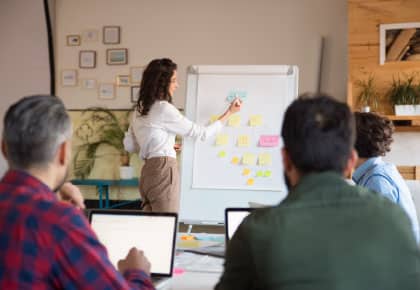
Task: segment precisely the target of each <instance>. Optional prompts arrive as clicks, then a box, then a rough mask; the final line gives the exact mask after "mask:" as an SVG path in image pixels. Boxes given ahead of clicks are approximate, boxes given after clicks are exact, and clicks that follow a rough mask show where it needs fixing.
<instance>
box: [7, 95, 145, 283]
mask: <svg viewBox="0 0 420 290" xmlns="http://www.w3.org/2000/svg"><path fill="white" fill-rule="evenodd" d="M71 134H72V128H71V122H70V118H69V116H68V114H67V112H66V110H65V107H64V105H63V103H62V102H61V101H60V99H59V98H57V97H54V96H45V95H43V96H30V97H26V98H23V99H21V100H20V101H18V102H17V103H15V104H13V105H12V106H11V107H10V108H9V109H8V111H7V113H6V115H5V118H4V131H3V140H2V151H3V154H4V155H5V157H6V159H7V161H8V164H9V170H8V172H7V173H6V174H5V176H4V177H3V178H2V180H1V181H0V289H146V290H147V289H153V285H152V283H151V280H150V275H149V272H150V263H149V262H148V260H147V259H146V258H145V257H144V256H143V253H142V252H141V251H138V250H137V249H135V248H133V249H131V250H130V252H129V253H128V255H127V257H126V258H125V259H123V260H120V261H119V263H118V268H119V271H120V272H121V274H122V275H121V274H120V273H119V272H118V271H116V270H115V268H114V267H113V266H112V264H111V262H110V261H109V259H108V257H107V253H106V250H105V248H104V247H103V245H102V244H101V243H100V242H99V241H98V239H97V238H96V235H95V234H94V233H93V231H92V230H91V228H90V226H89V225H88V223H87V220H86V219H85V217H84V216H83V214H82V212H81V211H80V210H78V209H77V208H76V207H74V206H72V205H70V204H67V203H63V202H60V201H59V200H58V199H57V196H56V194H55V193H54V192H55V191H57V190H58V189H60V187H62V185H63V184H64V183H65V180H66V178H67V175H68V168H69V163H70V160H71V141H70V139H71ZM67 187H68V188H69V185H67ZM68 188H67V189H68ZM70 190H71V188H70ZM124 278H125V279H124Z"/></svg>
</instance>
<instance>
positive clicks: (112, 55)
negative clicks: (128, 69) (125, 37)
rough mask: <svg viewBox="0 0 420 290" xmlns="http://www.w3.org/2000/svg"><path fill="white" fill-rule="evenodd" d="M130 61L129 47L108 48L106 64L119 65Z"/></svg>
mask: <svg viewBox="0 0 420 290" xmlns="http://www.w3.org/2000/svg"><path fill="white" fill-rule="evenodd" d="M127 63H128V50H127V48H115V49H107V50H106V64H109V65H118V64H127Z"/></svg>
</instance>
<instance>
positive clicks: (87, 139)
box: [73, 107, 133, 179]
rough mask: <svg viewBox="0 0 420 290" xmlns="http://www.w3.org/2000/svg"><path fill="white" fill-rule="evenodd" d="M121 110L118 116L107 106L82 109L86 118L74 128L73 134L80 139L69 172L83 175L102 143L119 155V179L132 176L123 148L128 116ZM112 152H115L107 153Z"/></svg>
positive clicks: (127, 157)
mask: <svg viewBox="0 0 420 290" xmlns="http://www.w3.org/2000/svg"><path fill="white" fill-rule="evenodd" d="M129 113H130V111H127V112H125V113H124V115H123V117H122V118H121V119H118V118H117V116H116V115H115V114H114V113H113V112H112V111H111V110H109V109H106V108H101V107H96V108H89V109H86V110H85V111H83V113H82V115H84V116H86V115H87V114H88V115H87V117H86V118H84V119H83V121H82V123H81V124H80V125H79V126H78V127H77V128H76V129H75V134H76V135H77V137H78V138H79V139H81V140H82V142H83V143H82V144H81V145H79V146H77V148H76V150H75V151H76V152H75V155H74V159H73V172H74V175H75V176H76V177H77V178H81V179H85V178H87V177H88V176H89V175H90V173H91V171H92V169H93V166H94V165H95V160H96V158H97V151H98V149H99V148H100V147H101V146H102V145H108V146H110V147H112V148H114V149H115V150H116V151H117V152H118V153H117V154H119V155H120V178H121V179H129V178H132V177H133V168H132V167H130V166H129V162H130V156H129V153H128V152H127V151H125V149H124V144H123V139H124V133H125V132H126V131H127V129H128V115H129ZM110 154H115V153H110Z"/></svg>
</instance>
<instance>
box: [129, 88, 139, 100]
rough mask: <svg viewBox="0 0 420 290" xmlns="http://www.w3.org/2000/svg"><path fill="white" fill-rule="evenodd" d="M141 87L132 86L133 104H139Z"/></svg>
mask: <svg viewBox="0 0 420 290" xmlns="http://www.w3.org/2000/svg"><path fill="white" fill-rule="evenodd" d="M139 92H140V86H132V87H131V102H132V103H137V99H138V98H139Z"/></svg>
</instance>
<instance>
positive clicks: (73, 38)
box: [67, 35, 80, 46]
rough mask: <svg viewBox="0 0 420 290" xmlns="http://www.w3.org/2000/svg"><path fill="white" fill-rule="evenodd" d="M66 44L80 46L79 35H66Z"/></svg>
mask: <svg viewBox="0 0 420 290" xmlns="http://www.w3.org/2000/svg"><path fill="white" fill-rule="evenodd" d="M67 46H80V35H67Z"/></svg>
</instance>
